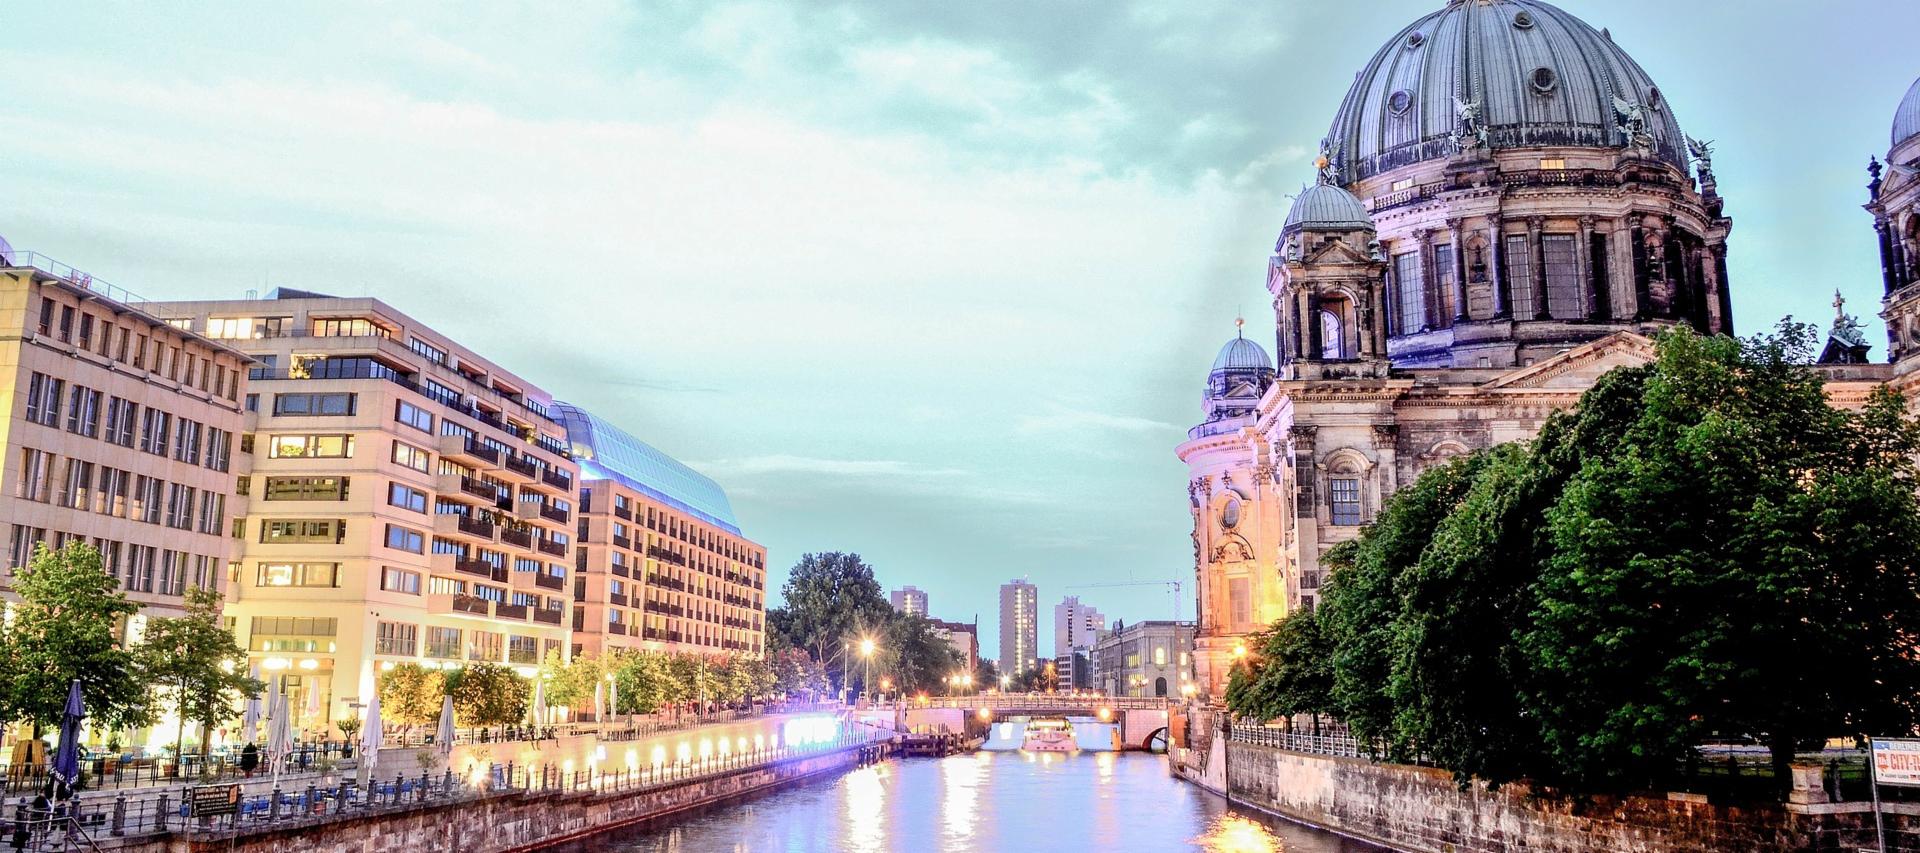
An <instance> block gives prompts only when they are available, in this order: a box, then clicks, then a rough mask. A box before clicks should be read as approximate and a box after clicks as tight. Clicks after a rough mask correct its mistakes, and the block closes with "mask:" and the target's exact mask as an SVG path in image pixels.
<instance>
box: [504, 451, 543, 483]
mask: <svg viewBox="0 0 1920 853" xmlns="http://www.w3.org/2000/svg"><path fill="white" fill-rule="evenodd" d="M500 467H501V468H504V469H506V470H507V471H510V472H512V473H515V474H519V475H520V476H522V477H525V478H527V480H528V482H532V481H533V480H535V479H537V478H538V477H539V476H540V466H539V465H537V464H535V463H534V461H533V460H531V459H528V458H526V457H524V456H520V455H518V454H515V455H511V456H507V457H506V458H504V459H502V460H500Z"/></svg>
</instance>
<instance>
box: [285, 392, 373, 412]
mask: <svg viewBox="0 0 1920 853" xmlns="http://www.w3.org/2000/svg"><path fill="white" fill-rule="evenodd" d="M358 396H359V395H357V394H349V393H344V392H342V393H332V394H275V395H273V413H274V414H276V415H306V416H311V417H344V416H347V415H351V414H353V413H354V410H355V409H356V408H357V400H356V398H357V397H358Z"/></svg>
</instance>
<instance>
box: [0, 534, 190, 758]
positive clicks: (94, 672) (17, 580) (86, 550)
mask: <svg viewBox="0 0 1920 853" xmlns="http://www.w3.org/2000/svg"><path fill="white" fill-rule="evenodd" d="M12 586H13V590H14V593H15V594H16V595H18V596H19V597H20V600H19V601H18V602H17V603H16V604H15V605H14V610H13V620H12V621H11V622H5V623H0V719H3V720H6V721H14V722H25V723H28V724H30V725H32V726H33V727H34V730H35V734H36V735H37V734H38V732H39V730H40V729H41V728H44V727H51V726H57V725H58V724H59V723H60V717H61V714H62V712H63V711H64V709H65V708H66V703H67V690H68V686H69V685H70V684H71V683H72V682H73V680H74V679H76V678H77V679H79V680H80V686H81V690H82V691H83V693H84V695H85V697H86V703H87V714H88V723H89V725H91V726H93V727H94V728H96V729H105V730H113V729H125V728H132V727H135V726H143V725H146V724H147V723H149V722H151V721H152V719H153V713H152V696H151V692H150V691H149V690H148V686H147V683H146V680H145V677H144V675H143V674H142V672H141V670H140V665H139V664H140V661H139V660H138V659H137V658H136V657H135V655H134V654H133V653H132V652H131V651H129V650H128V649H126V648H123V647H122V646H121V645H120V644H119V643H118V642H117V641H115V639H114V631H115V630H116V628H117V626H119V625H120V624H121V621H122V620H124V619H128V618H130V617H132V616H133V615H134V614H136V613H138V612H140V606H139V605H137V604H134V603H133V602H131V601H128V600H127V598H126V596H125V595H122V594H121V593H120V590H119V589H118V586H119V582H118V581H116V580H115V579H114V577H113V576H112V575H110V574H108V573H107V572H106V571H105V570H104V569H102V568H101V566H100V552H98V551H96V550H94V548H93V547H92V546H90V545H86V544H84V543H81V542H78V541H75V542H69V543H67V545H66V546H65V547H63V548H61V549H60V550H58V551H52V550H49V549H48V548H47V547H46V546H45V545H41V546H39V547H38V548H36V549H35V550H34V553H33V557H32V559H31V560H29V561H28V563H27V565H25V566H23V567H21V568H18V569H15V570H14V577H13V583H12Z"/></svg>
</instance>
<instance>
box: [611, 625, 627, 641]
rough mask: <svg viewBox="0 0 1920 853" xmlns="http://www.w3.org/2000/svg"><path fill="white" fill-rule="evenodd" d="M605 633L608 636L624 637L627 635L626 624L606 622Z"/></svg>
mask: <svg viewBox="0 0 1920 853" xmlns="http://www.w3.org/2000/svg"><path fill="white" fill-rule="evenodd" d="M607 633H609V634H619V635H621V636H623V637H624V636H626V633H627V623H625V622H608V623H607Z"/></svg>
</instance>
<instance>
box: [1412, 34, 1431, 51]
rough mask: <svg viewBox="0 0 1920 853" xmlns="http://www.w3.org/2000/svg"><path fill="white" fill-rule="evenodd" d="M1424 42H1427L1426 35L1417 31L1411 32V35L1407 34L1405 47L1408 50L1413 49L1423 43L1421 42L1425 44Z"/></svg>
mask: <svg viewBox="0 0 1920 853" xmlns="http://www.w3.org/2000/svg"><path fill="white" fill-rule="evenodd" d="M1426 43H1427V37H1426V36H1425V35H1423V34H1421V33H1419V32H1418V31H1416V32H1414V33H1413V34H1412V35H1410V36H1407V49H1408V50H1412V49H1414V48H1416V47H1419V46H1421V45H1423V44H1426Z"/></svg>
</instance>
